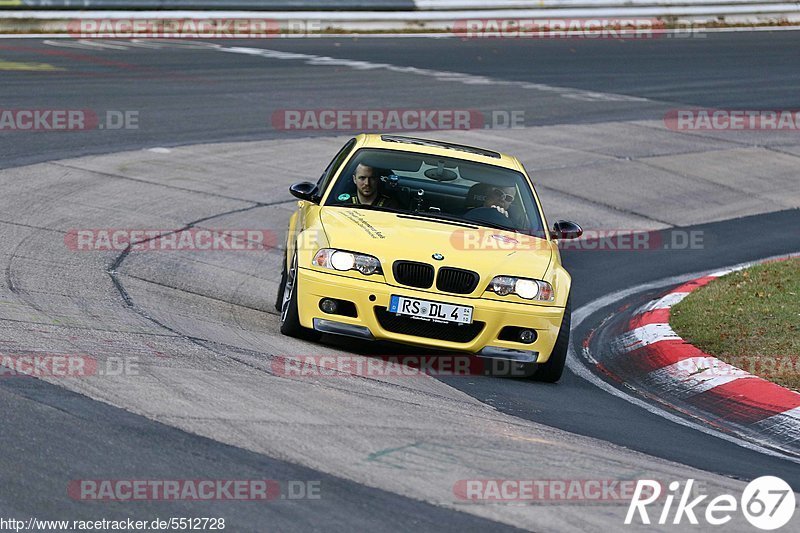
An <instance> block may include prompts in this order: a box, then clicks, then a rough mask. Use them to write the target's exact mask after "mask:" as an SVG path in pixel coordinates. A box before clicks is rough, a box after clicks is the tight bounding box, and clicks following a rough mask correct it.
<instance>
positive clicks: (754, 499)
mask: <svg viewBox="0 0 800 533" xmlns="http://www.w3.org/2000/svg"><path fill="white" fill-rule="evenodd" d="M693 485H694V480H693V479H689V480H687V481H686V484H685V485H684V486H683V488H682V489H681V483H680V482H679V481H673V482H671V483H670V484H669V492H667V494H666V495H663V494H662V486H661V484H660V483H659V482H658V481H653V480H647V479H640V480H639V481H638V482H637V484H636V489H635V491H634V493H633V498H632V499H631V504H630V506H629V507H628V514H627V515H626V516H625V524H626V525H629V524H632V523H635V522H637V520H636V519H635V518H636V516H637V515H638V521H639V522H640V523H642V524H651V523H653V522H655V523H657V524H659V525H666V524H674V525H677V524H681V523H682V521H683V520H684V518H685V519H686V521H688V522H689V523H690V524H692V525H698V524H699V523H700V522H699V520H698V515H699V516H700V517H701V518H703V519H705V523H706V524H709V525H712V526H722V525H725V524H727V523H728V522H730V521H731V519H732V518H733V515H734V513H737V512H738V511H741V513H742V514H744V517H745V518H746V519H747V521H748V522H750V524H751V525H753V526H755V527H756V528H758V529H761V530H764V531H772V530H775V529H778V528H781V527H783V526H785V525H786V524H788V523H789V521H790V520H791V519H792V515H794V508H795V496H794V492H792V488H791V487H790V486H789V484H788V483H786V482H785V481H784V480H782V479H781V478H779V477H775V476H762V477H760V478H757V479H754V480H753V481H751V482H750V483H749V484H748V485H747V486H746V487H745V489H744V492H742V497H741V499H740V500H738V501H737V499H736V498H735V497H734V496H732V495H730V494H722V495H720V496H717V497H715V498H713V499H712V500H710V501H708V502H706V501H705V500H706V498H708V495H707V494H702V495H700V496H697V497H694V498H693V496H695V494H693ZM690 498H691V499H690ZM676 500H677V503H676ZM656 502H658V503H657V504H656V505H653V507H654V509H650V510H651V511H656V515H655V516H654V517H653V519H652V522H651V517H650V515H649V514H648V506H649V505H651V504H654V503H656ZM662 502H663V507H661V509H660V513H659V512H658V507H659V506H661V504H662ZM673 504H675V505H674V506H673ZM703 505H705V512H704V513H701V512H700V509H702V507H703Z"/></svg>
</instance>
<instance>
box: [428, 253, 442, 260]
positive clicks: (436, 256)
mask: <svg viewBox="0 0 800 533" xmlns="http://www.w3.org/2000/svg"><path fill="white" fill-rule="evenodd" d="M431 257H433V258H434V259H436V260H437V261H441V260H442V259H444V256H443V255H442V254H433V255H432V256H431Z"/></svg>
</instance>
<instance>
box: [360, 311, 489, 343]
mask: <svg viewBox="0 0 800 533" xmlns="http://www.w3.org/2000/svg"><path fill="white" fill-rule="evenodd" d="M375 317H376V318H377V319H378V323H380V325H381V327H382V328H383V329H385V330H387V331H391V332H392V333H401V334H403V335H413V336H414V337H425V338H428V339H438V340H441V341H449V342H470V341H471V340H473V339H474V338H475V337H477V336H478V335H479V334H480V332H481V331H482V330H483V326H484V325H485V324H484V323H483V322H480V321H475V322H473V323H472V324H440V323H438V322H427V321H425V320H416V319H414V318H411V317H407V316H398V315H395V314H394V313H390V312H389V311H387V310H386V308H385V307H380V306H375Z"/></svg>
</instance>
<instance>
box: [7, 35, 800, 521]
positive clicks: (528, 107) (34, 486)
mask: <svg viewBox="0 0 800 533" xmlns="http://www.w3.org/2000/svg"><path fill="white" fill-rule="evenodd" d="M220 44H222V43H220ZM267 44H268V46H265V44H264V43H263V42H236V43H226V46H227V45H230V46H254V47H268V48H270V49H273V50H291V51H294V52H299V53H304V54H313V55H329V56H333V57H338V58H349V59H354V60H362V61H378V62H385V63H391V64H396V65H406V66H415V67H419V68H428V69H436V70H439V71H453V72H461V73H469V74H473V75H477V76H487V77H489V78H492V79H499V80H518V81H527V82H535V83H543V84H548V85H551V86H555V87H562V88H564V87H565V88H572V89H580V90H584V91H598V92H602V93H611V94H619V95H627V96H634V97H640V98H643V99H646V100H642V101H633V102H632V101H603V102H600V103H598V102H582V101H580V100H577V101H576V100H570V99H564V98H555V97H553V98H547V97H537V98H530V97H525V95H520V94H519V93H518V92H512V91H508V92H506V91H505V89H503V87H502V86H501V87H500V88H498V87H494V86H491V85H489V86H486V87H482V86H481V85H480V84H475V85H469V84H464V85H463V86H458V87H455V88H454V87H453V86H452V85H441V84H431V85H424V86H420V85H419V82H420V80H419V78H417V77H409V78H408V79H407V80H398V79H397V76H392V77H389V76H386V75H384V74H383V73H382V72H381V71H374V70H366V71H358V70H355V71H354V70H351V69H345V68H341V69H340V68H334V69H333V72H331V69H324V68H315V67H313V66H308V65H305V64H303V63H296V62H285V61H280V60H267V63H266V66H265V62H264V60H263V58H254V57H250V56H248V55H244V54H221V53H219V52H214V51H208V50H204V49H202V48H197V47H192V48H188V49H181V48H172V47H169V48H163V49H156V50H154V49H147V48H135V47H124V46H121V47H120V49H109V48H105V49H101V50H98V49H96V48H94V49H93V48H92V47H91V46H89V47H84V48H65V47H63V46H51V45H47V44H43V43H42V42H41V41H40V40H3V41H0V59H2V60H3V61H10V62H38V63H48V64H51V65H53V66H56V67H60V68H64V69H66V70H63V71H50V72H24V71H18V70H10V71H4V72H3V79H2V87H1V88H0V91H2V101H3V107H4V108H24V107H28V108H73V109H74V108H92V109H97V110H109V109H110V110H131V109H132V110H138V111H139V112H140V127H139V129H138V130H127V131H126V130H122V131H114V132H103V131H93V132H85V133H79V134H74V133H69V134H67V133H64V132H60V133H33V134H30V133H20V132H13V133H11V132H10V133H2V134H0V139H1V140H2V144H0V150H2V157H3V159H2V161H0V167H3V168H12V167H18V166H20V165H25V164H31V163H34V162H42V161H50V160H57V159H63V158H72V157H76V156H81V155H87V154H94V153H111V152H118V151H123V150H134V149H138V148H150V147H154V146H175V145H184V144H185V145H189V144H195V143H199V142H209V141H240V140H256V139H277V140H281V139H284V138H286V137H287V136H288V137H290V138H297V137H299V136H298V135H297V134H293V133H286V132H280V131H275V130H271V129H270V128H269V127H268V124H267V121H266V120H265V117H269V116H270V114H271V113H272V112H273V111H275V110H280V109H293V108H306V107H308V108H321V107H342V108H354V109H364V108H370V107H379V108H386V107H397V108H407V107H426V108H441V107H448V106H449V107H458V108H475V109H480V110H490V109H495V108H497V107H498V106H497V101H498V98H500V99H502V103H503V108H504V109H523V110H525V116H526V125H527V126H536V125H546V124H570V123H579V124H580V123H592V122H608V121H614V120H639V119H653V118H658V117H660V116H661V115H662V114H663V112H664V111H665V110H667V109H670V108H674V107H675V106H676V104H681V105H686V106H717V107H750V108H797V107H798V101H797V94H798V92H797V88H798V87H799V86H800V72H798V70H797V68H796V58H797V57H798V52H800V50H798V49H800V42H798V40H797V38H796V34H795V33H794V32H775V33H769V34H767V33H759V34H718V35H708V36H707V37H706V38H705V39H685V40H683V39H663V40H658V41H653V42H615V41H599V42H591V43H589V42H574V41H559V42H535V43H531V42H522V41H489V42H477V41H458V40H455V39H448V40H430V39H424V40H422V39H401V40H387V39H375V40H371V39H319V40H311V39H309V40H292V41H288V40H274V41H270V42H269V43H267ZM319 135H320V136H322V135H329V133H327V132H321V133H319ZM329 151H330V150H329ZM327 157H328V154H325V155H324V156H321V157H319V158H318V159H320V160H325V159H326V158H327ZM285 171H286V181H287V182H288V181H292V180H294V179H295V178H296V176H294V175H293V169H292V168H286V169H285ZM5 186H6V187H12V188H13V186H14V185H13V184H9V183H6V185H5ZM281 216H285V215H277V216H276V218H280V217H281ZM3 218H4V220H6V217H5V216H4V217H3ZM168 218H169V217H168ZM108 223H109V224H110V222H108ZM798 227H800V212H798V211H797V210H796V209H795V210H784V211H780V212H775V213H767V214H760V215H755V216H752V217H747V218H738V219H734V220H725V221H718V222H712V223H709V224H703V225H695V226H691V227H689V228H686V229H689V230H697V231H703V232H704V234H705V236H706V240H705V243H706V245H705V246H704V247H703V249H701V250H690V251H688V250H687V251H680V252H677V251H670V250H656V251H649V252H646V253H640V254H636V255H635V256H633V257H631V256H630V255H627V254H624V253H619V252H611V251H609V252H592V253H588V252H571V253H570V252H568V253H566V254H565V263H566V265H567V267H568V268H569V269H570V271H571V272H572V275H573V279H574V280H575V284H574V293H573V298H574V300H573V301H574V304H575V306H576V307H580V306H581V305H583V304H585V303H588V302H589V301H591V300H594V299H595V298H598V297H600V296H603V295H605V294H609V293H612V292H615V291H618V290H622V289H625V288H628V287H630V286H633V285H637V284H641V283H646V282H650V281H655V280H659V279H662V278H666V277H670V276H675V275H680V274H685V273H690V272H699V271H704V270H710V269H714V268H718V267H724V266H728V265H732V264H736V263H740V262H744V261H749V260H755V259H759V258H762V257H768V256H772V255H778V254H782V253H790V252H795V251H797V250H800V233H798V231H797V228H798ZM7 283H9V284H10V283H11V281H10V279H7ZM9 288H11V287H9ZM248 303H250V301H248V302H245V304H248ZM262 307H266V305H263V306H262ZM606 311H607V310H606ZM600 314H601V315H602V313H600ZM208 318H209V320H210V321H211V322H213V321H214V320H221V321H225V320H226V318H225V317H222V316H219V317H215V316H213V315H212V316H209V317H208ZM600 318H602V316H600V317H597V320H599V319H600ZM6 319H7V318H6ZM592 322H593V320H587V321H586V322H585V326H584V327H583V328H582V329H579V330H578V331H576V332H575V333H574V337H573V341H574V342H579V341H580V339H582V338H583V336H584V335H585V334H586V332H587V329H588V328H589V327H591V325H592ZM333 346H337V344H336V343H335V342H334V344H333ZM348 348H349V349H354V350H355V351H356V352H357V353H360V352H367V351H369V349H370V348H369V346H353V345H348ZM441 380H442V381H443V382H445V383H446V384H447V385H450V386H451V387H453V388H455V389H458V390H460V391H462V392H465V393H466V394H468V395H469V396H471V397H473V398H475V399H477V400H479V401H481V402H484V403H486V404H488V405H491V406H493V407H495V408H497V409H498V410H499V411H501V412H503V413H506V414H509V415H512V416H514V417H519V418H521V419H528V420H531V421H534V422H537V423H542V424H545V425H547V426H552V427H554V428H560V429H563V430H567V431H570V432H574V433H577V434H580V435H586V436H590V437H594V438H597V439H600V440H602V441H606V442H609V443H613V444H618V445H621V446H623V447H625V448H629V449H631V450H636V451H639V452H644V453H647V454H650V455H653V456H656V457H661V458H664V459H667V460H670V461H675V462H677V463H681V464H684V465H689V466H692V467H695V468H699V469H701V470H705V471H709V472H714V473H719V474H722V475H725V476H729V477H733V478H737V479H751V478H754V477H757V476H759V475H765V474H775V475H780V476H781V477H783V478H784V479H786V480H787V481H788V482H789V483H790V484H792V486H793V487H794V488H795V490H800V467H798V465H797V464H796V463H791V462H788V461H783V460H780V459H776V458H774V457H768V456H765V455H763V454H759V453H756V452H753V451H749V450H746V449H744V448H741V447H739V446H736V445H734V444H731V443H727V442H724V441H721V440H719V439H716V438H713V437H710V436H708V435H705V434H702V433H699V432H696V431H692V430H691V429H688V428H685V427H682V426H678V425H675V424H672V423H668V422H666V421H665V420H664V419H662V418H660V417H658V416H655V415H652V414H650V413H648V412H646V411H644V410H642V409H639V408H637V407H635V406H632V405H630V404H628V403H627V402H624V401H622V400H620V399H618V398H615V397H612V396H609V395H607V394H606V393H604V392H603V391H601V390H599V389H597V388H595V387H594V386H593V385H591V384H589V383H588V382H586V381H584V380H582V379H580V378H578V377H576V376H575V375H573V374H571V373H569V372H567V373H566V375H565V377H564V378H563V379H562V381H561V382H560V383H559V384H558V385H555V386H544V385H536V384H531V383H528V382H524V381H514V380H508V379H491V378H484V379H476V380H464V379H456V378H452V379H447V378H441ZM0 395H2V404H3V407H4V408H3V413H4V414H3V422H2V423H3V432H2V434H0V442H1V443H2V446H3V449H4V450H6V452H5V453H4V454H2V459H0V461H2V467H1V468H0V478H2V481H3V486H4V487H5V489H4V490H3V491H2V493H0V510H2V511H3V514H5V515H23V516H29V515H31V516H39V517H47V516H52V517H59V516H62V517H63V516H70V517H73V516H75V517H76V518H77V516H76V515H79V514H86V513H87V507H86V504H84V503H80V502H74V501H71V500H69V499H67V498H64V494H63V493H64V486H65V485H66V483H67V481H68V480H70V479H76V478H80V477H84V478H85V477H91V475H92V473H96V476H97V477H98V478H101V477H112V478H113V477H118V478H124V477H131V478H134V477H139V478H147V477H149V478H166V479H169V478H175V477H181V478H201V477H207V478H214V477H227V478H252V477H259V476H260V475H263V474H259V473H263V472H269V476H270V477H273V478H278V479H320V480H322V483H323V485H324V486H325V488H326V492H325V494H326V497H325V498H323V499H322V500H320V501H318V502H308V501H302V502H297V503H295V502H289V501H287V502H279V505H275V506H272V507H262V508H257V507H254V506H252V505H247V504H230V503H224V504H223V503H219V502H217V503H212V504H202V505H199V504H194V505H185V506H184V507H181V506H180V505H179V506H177V507H176V505H175V504H174V503H173V504H170V505H166V504H159V503H153V502H149V503H147V504H144V503H142V504H141V505H139V506H137V507H135V508H130V507H122V506H117V507H114V509H113V512H112V511H111V510H109V508H108V507H104V508H103V509H102V511H103V515H104V516H109V515H110V514H113V513H119V514H120V515H121V516H128V515H130V516H133V515H136V517H137V518H140V517H142V516H141V515H142V514H143V513H145V512H146V514H147V516H154V515H158V514H163V515H166V514H167V513H169V514H171V515H173V516H179V515H192V514H193V515H195V516H201V515H203V516H208V515H212V516H213V515H228V516H231V517H233V516H235V517H236V518H235V520H236V525H237V529H236V530H263V526H264V525H265V524H266V525H267V526H268V527H269V529H273V528H274V529H279V530H307V529H313V528H317V529H321V528H328V527H330V526H332V525H334V524H337V525H339V526H341V529H342V530H344V529H352V528H354V527H358V528H361V527H364V528H366V527H381V528H384V529H397V530H400V529H407V528H409V527H412V526H416V527H419V528H422V529H424V530H432V529H445V530H447V529H453V530H457V529H460V530H478V529H482V528H485V527H486V526H487V525H491V526H492V527H498V528H499V527H502V525H501V524H499V523H497V522H494V523H491V524H489V523H488V522H486V521H485V520H484V519H482V518H480V517H477V516H475V515H473V514H466V513H460V512H456V511H454V510H452V509H445V508H442V507H439V506H436V505H431V504H429V503H426V502H423V501H419V500H417V499H411V498H406V497H402V496H398V495H397V494H392V493H390V492H385V491H381V490H378V489H375V488H373V487H367V486H365V485H362V484H359V483H356V482H353V481H348V480H346V479H343V478H340V477H336V476H330V475H328V474H323V473H320V472H318V471H316V470H313V469H308V468H306V467H302V466H299V465H296V464H293V463H291V462H286V461H281V460H278V459H274V458H271V457H269V456H267V455H266V454H258V453H253V452H251V451H247V450H244V449H241V448H238V447H232V446H228V445H225V444H221V443H219V442H216V441H214V440H209V439H205V438H203V437H199V436H195V435H191V434H189V433H186V432H184V431H181V430H179V429H175V428H172V427H169V425H164V424H160V423H157V422H153V421H151V420H148V419H147V418H144V417H141V416H137V415H134V414H131V413H128V412H125V411H122V410H119V409H117V408H115V407H112V406H109V405H107V404H105V403H101V402H97V401H94V400H91V399H88V398H87V397H85V396H82V395H78V394H75V393H73V392H70V391H67V390H65V389H63V388H61V387H58V386H55V385H52V384H48V383H43V382H40V381H32V380H0ZM8 450H12V451H13V453H10V452H8ZM476 460H477V459H476ZM328 487H330V489H329V490H328ZM231 505H233V507H231ZM409 517H411V518H409Z"/></svg>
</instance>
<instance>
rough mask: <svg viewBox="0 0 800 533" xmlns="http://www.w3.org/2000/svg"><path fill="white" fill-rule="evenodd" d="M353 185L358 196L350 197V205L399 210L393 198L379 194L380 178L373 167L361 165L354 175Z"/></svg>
mask: <svg viewBox="0 0 800 533" xmlns="http://www.w3.org/2000/svg"><path fill="white" fill-rule="evenodd" d="M353 183H355V185H356V194H354V195H353V196H351V197H350V203H353V204H362V205H364V204H366V205H374V206H376V207H389V208H391V209H398V208H399V205H398V204H397V202H395V201H394V200H393V199H392V198H391V197H389V196H386V195H385V194H381V193H380V192H379V190H378V185H379V183H380V178H379V177H378V173H377V172H376V171H375V169H374V168H373V167H371V166H368V165H365V164H363V163H359V164H358V166H357V167H356V171H355V173H354V174H353Z"/></svg>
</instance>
